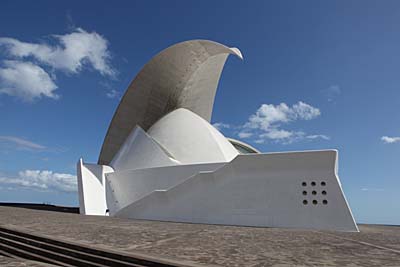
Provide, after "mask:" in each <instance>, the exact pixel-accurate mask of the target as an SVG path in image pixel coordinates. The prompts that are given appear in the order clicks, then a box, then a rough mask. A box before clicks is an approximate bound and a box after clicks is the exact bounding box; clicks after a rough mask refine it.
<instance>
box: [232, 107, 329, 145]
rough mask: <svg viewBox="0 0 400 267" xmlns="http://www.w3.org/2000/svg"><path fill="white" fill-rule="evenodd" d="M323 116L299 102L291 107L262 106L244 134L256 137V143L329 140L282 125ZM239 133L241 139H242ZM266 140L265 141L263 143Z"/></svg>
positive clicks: (245, 125) (247, 123) (318, 111)
mask: <svg viewBox="0 0 400 267" xmlns="http://www.w3.org/2000/svg"><path fill="white" fill-rule="evenodd" d="M320 115H321V111H320V110H319V109H318V108H316V107H313V106H311V105H309V104H307V103H304V102H302V101H299V102H298V103H296V104H294V105H292V106H291V107H290V106H289V105H287V104H286V103H281V104H279V105H273V104H262V105H261V106H260V108H259V109H258V110H257V111H256V113H255V114H253V115H251V116H250V117H249V119H248V121H247V122H246V123H245V124H244V125H243V126H242V132H240V133H243V132H245V133H249V134H251V135H256V136H257V137H258V138H257V140H256V141H255V142H256V143H263V142H264V141H265V140H266V139H270V140H273V141H274V142H280V143H283V144H289V143H292V142H294V141H298V140H301V139H304V138H305V137H307V138H308V139H317V138H322V139H326V140H327V139H329V137H327V136H325V135H308V136H306V135H305V133H304V132H303V131H294V130H286V129H281V125H282V124H289V123H291V122H294V121H298V120H312V119H315V118H317V117H318V116H320ZM240 133H239V137H240ZM263 140H264V141H263Z"/></svg>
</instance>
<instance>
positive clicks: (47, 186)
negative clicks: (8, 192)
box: [0, 170, 77, 192]
mask: <svg viewBox="0 0 400 267" xmlns="http://www.w3.org/2000/svg"><path fill="white" fill-rule="evenodd" d="M0 184H1V185H3V186H4V187H8V188H15V187H22V188H29V189H32V190H39V191H61V192H75V191H76V190H77V180H76V176H75V175H72V174H67V173H57V172H53V171H49V170H24V171H20V172H19V173H18V175H17V176H16V177H5V176H4V175H2V176H0Z"/></svg>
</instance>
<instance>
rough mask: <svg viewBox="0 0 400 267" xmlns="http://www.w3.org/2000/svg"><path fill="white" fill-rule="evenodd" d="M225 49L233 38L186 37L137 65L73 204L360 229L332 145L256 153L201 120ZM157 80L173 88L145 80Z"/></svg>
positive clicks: (110, 211)
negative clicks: (224, 41)
mask: <svg viewBox="0 0 400 267" xmlns="http://www.w3.org/2000/svg"><path fill="white" fill-rule="evenodd" d="M180 52H181V53H180ZM229 54H236V55H238V56H239V57H241V53H240V51H239V50H238V49H236V48H227V47H226V46H223V45H220V44H218V43H215V42H210V41H204V40H195V41H188V42H183V43H180V44H177V45H175V46H172V47H170V48H167V49H166V50H164V51H163V52H161V53H160V54H158V55H157V56H156V57H155V58H154V59H152V60H151V61H150V62H149V63H148V64H147V65H146V66H145V67H144V68H143V70H142V71H141V72H140V73H139V74H138V76H137V77H136V78H135V80H134V82H132V84H133V86H132V85H131V86H130V87H129V88H128V90H127V93H126V94H125V96H124V98H123V101H121V103H120V106H119V107H118V110H117V112H116V114H115V115H114V118H113V121H112V124H111V125H110V128H109V131H108V133H107V136H106V139H105V144H103V149H102V153H101V156H100V159H99V164H86V163H84V162H83V160H82V159H80V161H79V162H78V185H79V201H80V212H81V213H82V214H88V215H110V216H117V217H123V218H133V219H148V220H161V221H176V222H191V223H210V224H228V225H243V226H262V227H294V228H308V229H328V230H340V231H358V228H357V225H356V223H355V221H354V218H353V216H352V214H351V211H350V208H349V206H348V203H347V202H346V199H345V196H344V194H343V190H342V187H341V184H340V180H339V177H338V175H337V154H338V152H337V151H336V150H326V151H303V152H286V153H267V154H262V153H258V151H257V150H255V149H254V148H252V147H250V146H248V145H246V144H245V143H243V142H240V141H237V140H229V139H227V138H226V137H225V136H224V135H223V134H222V133H220V132H219V131H218V130H217V129H216V128H214V127H213V126H212V125H211V124H210V123H209V119H210V116H211V111H212V106H213V102H214V96H215V90H216V87H217V84H218V80H219V76H220V74H221V71H222V67H223V65H224V63H225V60H226V57H227V56H228V55H229ZM180 57H181V59H180V60H179V58H180ZM168 60H170V62H169V61H168ZM171 62H172V63H171ZM149 66H150V67H149ZM171 67H174V68H172V69H171ZM164 68H169V69H168V70H166V69H164ZM188 69H190V70H192V71H191V72H190V71H189V74H188ZM173 71H175V72H176V73H172V74H171V72H173ZM145 74H146V75H145ZM148 74H151V75H152V77H149V76H148ZM168 75H170V76H168ZM150 78H151V79H154V80H159V81H151V79H150ZM149 79H150V80H149ZM160 81H163V82H167V83H168V84H170V85H171V86H175V87H174V88H175V89H173V90H172V89H170V88H169V87H165V86H164V84H163V86H162V87H161V89H160V88H158V89H154V88H153V87H151V86H150V87H151V88H153V89H151V88H150V87H149V83H150V84H152V85H157V84H158V83H159V82H160ZM158 85H160V84H158ZM141 86H143V87H141ZM143 88H148V89H146V90H150V91H143V90H144V89H143ZM176 88H180V89H179V90H178V89H176ZM168 90H172V91H171V92H165V91H168ZM133 92H136V93H133ZM149 93H150V95H148V94H149ZM132 96H135V97H136V98H135V99H134V100H132V98H131V97H132ZM155 96H158V97H159V98H157V97H156V98H154V97H155ZM162 96H168V97H166V98H163V97H162ZM140 97H143V99H140ZM149 97H150V98H149ZM137 98H139V99H137ZM149 99H150V100H149ZM132 105H133V107H132ZM139 109H143V110H142V111H140V114H136V113H135V112H134V111H135V110H139ZM124 116H128V117H124ZM129 116H133V117H134V118H133V119H132V118H131V117H129ZM123 122H125V123H126V125H124V124H123ZM132 123H136V124H135V125H132ZM110 129H111V130H110ZM127 129H130V130H129V131H130V132H129V133H127ZM114 138H115V140H114ZM122 139H123V142H122V141H121V140H122ZM237 148H238V149H237ZM239 148H240V149H239ZM243 151H248V152H250V154H243V153H244V152H243Z"/></svg>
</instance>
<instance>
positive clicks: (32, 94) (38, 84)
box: [0, 60, 59, 101]
mask: <svg viewBox="0 0 400 267" xmlns="http://www.w3.org/2000/svg"><path fill="white" fill-rule="evenodd" d="M56 89H57V85H56V84H55V83H54V82H53V79H52V78H51V77H50V76H49V75H48V74H47V72H46V71H44V70H43V69H42V68H41V67H39V66H37V65H35V64H33V63H30V62H22V61H16V60H6V61H4V67H0V94H7V95H11V96H16V97H19V98H21V99H23V100H24V101H33V100H34V99H36V98H41V97H42V96H46V97H50V98H54V99H57V98H58V97H59V96H58V95H57V94H55V93H54V91H55V90H56Z"/></svg>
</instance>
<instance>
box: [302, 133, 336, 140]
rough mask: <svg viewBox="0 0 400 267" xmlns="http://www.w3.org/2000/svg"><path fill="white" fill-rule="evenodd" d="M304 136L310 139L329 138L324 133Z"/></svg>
mask: <svg viewBox="0 0 400 267" xmlns="http://www.w3.org/2000/svg"><path fill="white" fill-rule="evenodd" d="M306 138H307V139H311V140H314V139H324V140H330V139H331V138H330V137H329V136H327V135H324V134H313V135H307V136H306Z"/></svg>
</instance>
